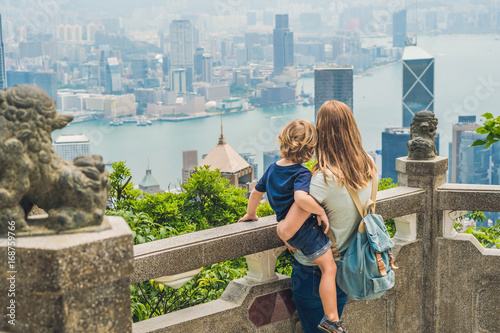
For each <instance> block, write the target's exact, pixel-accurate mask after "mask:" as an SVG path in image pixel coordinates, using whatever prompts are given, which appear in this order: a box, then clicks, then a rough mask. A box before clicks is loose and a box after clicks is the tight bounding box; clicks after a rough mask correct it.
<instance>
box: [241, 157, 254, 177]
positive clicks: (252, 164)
mask: <svg viewBox="0 0 500 333" xmlns="http://www.w3.org/2000/svg"><path fill="white" fill-rule="evenodd" d="M240 156H241V157H243V159H244V160H245V161H247V162H248V164H250V165H251V166H252V167H253V177H254V179H259V172H258V171H259V170H258V169H259V165H258V164H257V162H256V161H255V154H252V153H240Z"/></svg>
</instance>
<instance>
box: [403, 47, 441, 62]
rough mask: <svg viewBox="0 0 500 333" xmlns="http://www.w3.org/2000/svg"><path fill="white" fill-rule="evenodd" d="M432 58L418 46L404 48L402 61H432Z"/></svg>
mask: <svg viewBox="0 0 500 333" xmlns="http://www.w3.org/2000/svg"><path fill="white" fill-rule="evenodd" d="M433 58H434V57H433V56H432V55H431V54H430V53H428V52H427V51H425V50H424V49H422V48H420V47H418V46H413V45H411V46H405V48H404V51H403V61H405V60H421V59H433Z"/></svg>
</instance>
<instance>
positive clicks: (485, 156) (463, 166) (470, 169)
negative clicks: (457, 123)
mask: <svg viewBox="0 0 500 333" xmlns="http://www.w3.org/2000/svg"><path fill="white" fill-rule="evenodd" d="M485 138H486V134H479V133H476V132H475V131H465V132H462V135H461V140H460V145H459V147H458V150H459V152H460V156H459V159H458V165H457V170H460V171H459V172H458V174H457V183H460V184H484V185H488V184H489V183H490V177H489V175H488V173H489V171H490V158H491V150H492V149H491V147H490V148H487V149H484V148H483V147H481V146H475V147H471V146H470V145H471V144H472V143H473V142H474V141H476V140H478V139H481V140H484V139H485Z"/></svg>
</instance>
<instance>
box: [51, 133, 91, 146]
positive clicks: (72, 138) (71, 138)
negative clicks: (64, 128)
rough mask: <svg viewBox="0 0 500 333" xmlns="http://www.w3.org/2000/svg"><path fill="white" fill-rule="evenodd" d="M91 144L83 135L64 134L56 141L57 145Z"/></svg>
mask: <svg viewBox="0 0 500 333" xmlns="http://www.w3.org/2000/svg"><path fill="white" fill-rule="evenodd" d="M87 142H88V143H90V140H89V139H88V138H87V137H86V136H85V135H83V134H62V135H60V136H59V137H58V138H57V139H56V140H55V141H54V143H55V144H64V143H87Z"/></svg>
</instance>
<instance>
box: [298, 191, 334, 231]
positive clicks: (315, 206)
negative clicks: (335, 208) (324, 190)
mask: <svg viewBox="0 0 500 333" xmlns="http://www.w3.org/2000/svg"><path fill="white" fill-rule="evenodd" d="M294 200H295V202H296V203H297V204H298V205H299V206H300V208H302V209H303V210H305V211H308V212H309V213H311V214H315V215H317V216H318V225H321V224H322V223H321V222H322V221H323V224H324V231H325V234H326V233H327V232H328V229H329V228H330V222H329V221H328V216H327V215H326V212H325V210H324V209H323V207H321V206H320V204H319V203H318V202H317V201H316V199H314V197H313V196H312V195H310V194H309V193H307V192H306V191H300V190H299V191H295V193H294Z"/></svg>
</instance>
